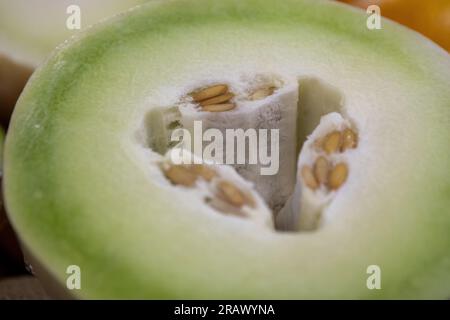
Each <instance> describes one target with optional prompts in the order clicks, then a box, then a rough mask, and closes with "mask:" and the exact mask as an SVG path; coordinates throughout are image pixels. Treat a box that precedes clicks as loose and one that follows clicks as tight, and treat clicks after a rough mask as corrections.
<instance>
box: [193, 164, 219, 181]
mask: <svg viewBox="0 0 450 320" xmlns="http://www.w3.org/2000/svg"><path fill="white" fill-rule="evenodd" d="M188 169H190V171H191V172H192V173H193V174H195V175H196V176H199V177H202V178H203V179H205V180H206V181H211V180H212V178H214V177H215V176H216V175H217V174H216V172H215V171H214V170H213V169H211V168H208V167H207V166H205V165H203V164H192V165H190V166H189V167H188Z"/></svg>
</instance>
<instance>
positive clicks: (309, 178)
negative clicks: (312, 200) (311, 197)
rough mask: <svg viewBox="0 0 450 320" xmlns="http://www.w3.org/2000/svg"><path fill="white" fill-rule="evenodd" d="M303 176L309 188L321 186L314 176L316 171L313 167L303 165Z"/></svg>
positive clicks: (314, 188)
mask: <svg viewBox="0 0 450 320" xmlns="http://www.w3.org/2000/svg"><path fill="white" fill-rule="evenodd" d="M301 176H302V178H303V181H304V182H305V184H306V185H307V186H308V187H309V188H311V189H313V190H316V189H317V188H318V187H319V184H318V183H317V180H316V178H315V177H314V173H313V170H312V169H311V167H309V166H303V168H302V171H301Z"/></svg>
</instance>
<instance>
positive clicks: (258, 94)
mask: <svg viewBox="0 0 450 320" xmlns="http://www.w3.org/2000/svg"><path fill="white" fill-rule="evenodd" d="M275 89H276V87H268V88H261V89H258V90H256V91H255V92H253V93H252V94H251V95H250V100H260V99H264V98H265V97H268V96H270V95H272V94H273V92H274V91H275Z"/></svg>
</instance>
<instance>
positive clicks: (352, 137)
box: [341, 128, 358, 151]
mask: <svg viewBox="0 0 450 320" xmlns="http://www.w3.org/2000/svg"><path fill="white" fill-rule="evenodd" d="M357 144H358V137H357V135H356V133H355V132H354V131H353V130H352V129H350V128H347V129H345V130H344V131H343V132H342V146H341V151H345V150H347V149H354V148H356V146H357Z"/></svg>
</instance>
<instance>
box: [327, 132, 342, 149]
mask: <svg viewBox="0 0 450 320" xmlns="http://www.w3.org/2000/svg"><path fill="white" fill-rule="evenodd" d="M340 145H341V133H340V132H339V131H333V132H331V133H329V134H327V135H326V137H325V139H324V141H323V144H322V148H323V150H324V151H325V152H326V153H327V154H331V153H334V152H337V151H338V150H339V148H340Z"/></svg>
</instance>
